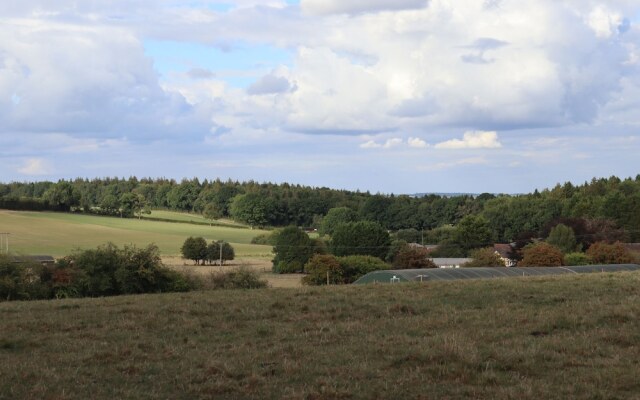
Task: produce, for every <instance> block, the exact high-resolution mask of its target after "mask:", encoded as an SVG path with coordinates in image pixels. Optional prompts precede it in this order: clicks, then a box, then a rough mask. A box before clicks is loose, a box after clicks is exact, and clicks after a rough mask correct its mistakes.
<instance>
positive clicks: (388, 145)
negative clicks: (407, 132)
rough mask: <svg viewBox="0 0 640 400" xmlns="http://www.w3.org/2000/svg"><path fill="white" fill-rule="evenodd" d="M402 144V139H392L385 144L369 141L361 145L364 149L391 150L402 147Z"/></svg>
mask: <svg viewBox="0 0 640 400" xmlns="http://www.w3.org/2000/svg"><path fill="white" fill-rule="evenodd" d="M402 144H403V140H402V139H400V138H391V139H387V140H386V141H385V142H384V143H377V142H376V141H374V140H368V141H366V142H365V143H363V144H361V145H360V147H361V148H363V149H391V148H393V147H398V146H401V145H402Z"/></svg>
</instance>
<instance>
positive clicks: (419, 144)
mask: <svg viewBox="0 0 640 400" xmlns="http://www.w3.org/2000/svg"><path fill="white" fill-rule="evenodd" d="M407 144H408V145H409V147H413V148H416V149H424V148H427V147H429V144H428V143H427V142H425V141H424V140H422V139H420V138H416V137H410V138H409V139H408V140H407Z"/></svg>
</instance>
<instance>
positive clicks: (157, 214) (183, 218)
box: [142, 210, 249, 229]
mask: <svg viewBox="0 0 640 400" xmlns="http://www.w3.org/2000/svg"><path fill="white" fill-rule="evenodd" d="M145 218H147V219H148V218H153V219H165V220H167V221H175V222H191V223H198V224H213V225H220V226H231V227H236V228H246V229H249V228H248V227H247V226H246V225H242V224H238V223H236V222H234V221H233V220H230V219H219V220H215V221H213V222H212V221H210V220H208V219H206V218H204V217H203V216H202V215H200V214H189V213H183V212H176V211H167V210H152V211H151V214H143V215H142V219H145Z"/></svg>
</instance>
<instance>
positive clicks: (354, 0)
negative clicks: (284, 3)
mask: <svg viewBox="0 0 640 400" xmlns="http://www.w3.org/2000/svg"><path fill="white" fill-rule="evenodd" d="M427 3H428V0H349V1H345V0H301V1H300V6H301V7H302V9H303V10H304V11H305V12H307V13H310V14H355V13H367V12H377V11H388V10H406V9H415V8H421V7H425V6H426V5H427Z"/></svg>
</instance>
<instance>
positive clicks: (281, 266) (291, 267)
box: [273, 260, 304, 274]
mask: <svg viewBox="0 0 640 400" xmlns="http://www.w3.org/2000/svg"><path fill="white" fill-rule="evenodd" d="M303 270H304V265H303V264H302V263H301V262H300V261H297V260H294V261H290V262H285V261H280V262H278V263H277V264H275V265H274V266H273V272H274V273H276V274H297V273H301V272H303Z"/></svg>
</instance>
